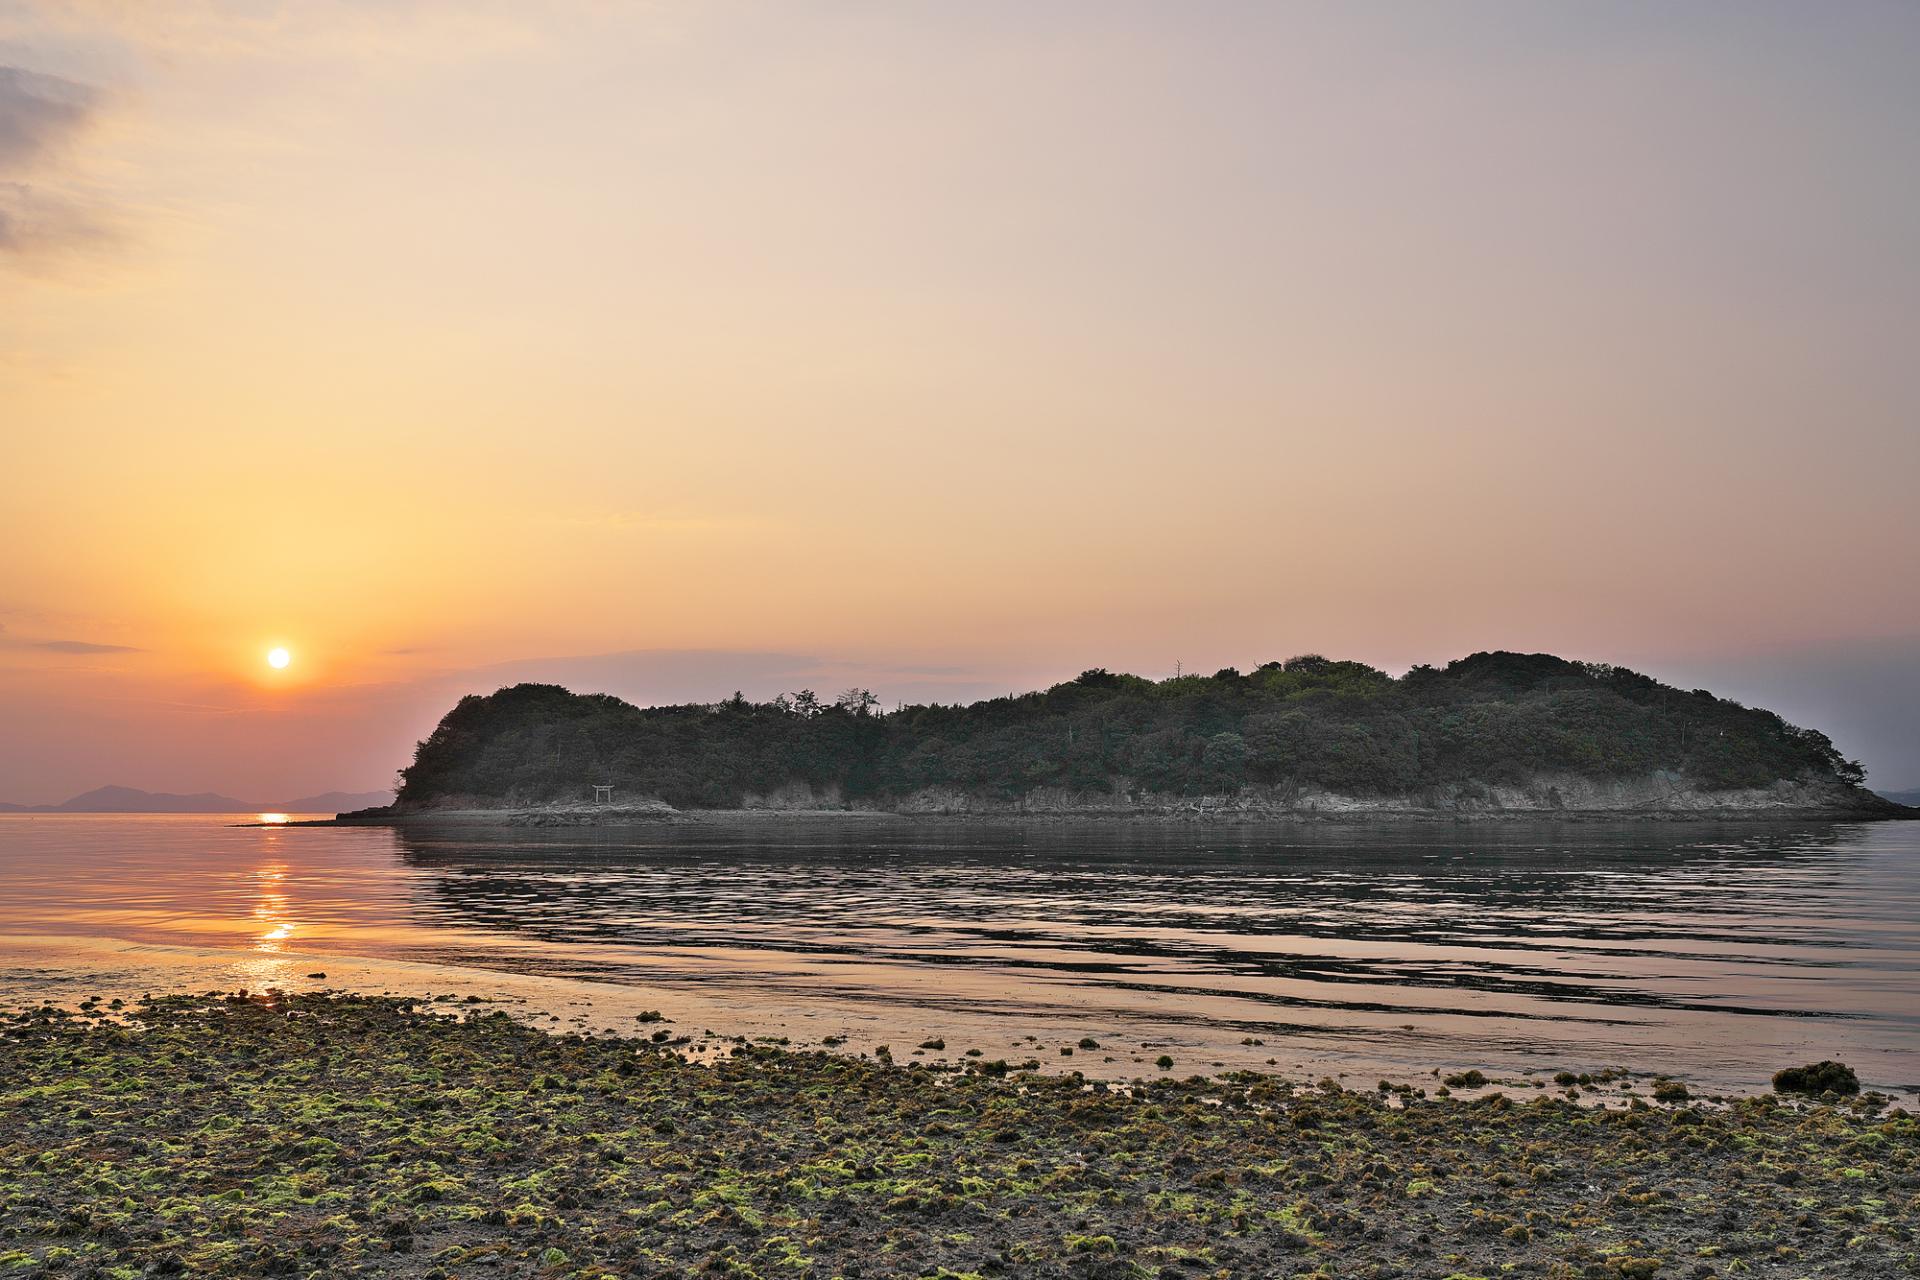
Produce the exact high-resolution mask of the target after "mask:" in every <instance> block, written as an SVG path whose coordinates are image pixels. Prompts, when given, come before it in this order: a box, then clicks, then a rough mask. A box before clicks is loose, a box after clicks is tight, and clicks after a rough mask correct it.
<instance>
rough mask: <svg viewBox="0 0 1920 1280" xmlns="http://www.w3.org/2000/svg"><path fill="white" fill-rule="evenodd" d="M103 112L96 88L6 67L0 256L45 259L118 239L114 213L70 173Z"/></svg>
mask: <svg viewBox="0 0 1920 1280" xmlns="http://www.w3.org/2000/svg"><path fill="white" fill-rule="evenodd" d="M99 109H100V94H99V92H98V91H97V90H96V89H94V88H92V87H91V86H89V85H84V84H81V83H80V82H79V81H76V80H69V79H67V78H65V77H64V76H55V75H47V74H44V73H42V72H37V71H30V70H28V69H27V68H25V67H16V66H8V65H4V64H0V255H5V256H7V257H10V258H15V259H39V258H45V257H49V256H53V255H57V254H60V253H64V252H67V251H71V250H76V249H85V248H89V247H92V246H96V245H99V244H101V243H103V242H105V241H108V240H111V239H112V238H113V233H112V229H111V228H112V219H111V218H110V216H109V215H108V213H107V211H106V210H104V209H102V208H99V207H97V206H96V205H94V204H93V203H92V202H90V201H89V200H87V199H86V198H84V197H82V196H80V195H78V194H76V193H75V192H74V191H73V190H71V189H69V185H68V183H67V182H66V174H65V173H64V172H63V170H64V166H65V164H66V162H67V159H68V157H69V156H70V154H71V152H72V149H73V147H74V146H75V145H76V144H77V142H78V141H79V140H80V138H81V137H82V136H83V135H84V134H85V133H86V131H87V130H88V129H89V128H90V127H91V126H92V124H93V122H94V120H95V118H96V116H97V115H98V112H99Z"/></svg>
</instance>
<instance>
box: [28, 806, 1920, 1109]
mask: <svg viewBox="0 0 1920 1280" xmlns="http://www.w3.org/2000/svg"><path fill="white" fill-rule="evenodd" d="M299 817H300V815H284V814H268V815H262V814H224V815H101V816H94V815H78V814H10V815H0V1008H5V1009H22V1008H29V1007H34V1006H38V1005H45V1004H54V1005H59V1006H63V1007H75V1006H77V1005H78V1004H79V1003H80V1002H81V1001H83V1000H86V999H87V998H89V997H96V998H98V999H99V1000H101V1001H102V1002H105V1001H111V1000H115V999H118V1000H121V1001H122V1002H123V1005H124V1006H125V1007H129V1008H130V1007H135V1006H136V1005H137V1001H138V1000H139V998H140V997H141V996H144V995H161V994H166V993H179V992H193V993H204V992H212V991H221V992H226V991H234V990H241V989H245V990H249V991H255V992H261V991H270V990H277V991H285V992H296V991H314V990H335V991H357V992H368V993H385V994H396V995H406V996H412V997H415V998H417V999H420V1000H422V1001H424V1002H430V1007H440V1008H442V1009H444V1010H445V1011H446V1012H449V1013H452V1014H462V1013H466V1012H470V1011H482V1010H483V1011H486V1012H492V1011H495V1010H500V1011H505V1012H507V1013H509V1014H510V1015H511V1016H514V1017H517V1018H522V1019H525V1020H528V1021H531V1022H534V1023H537V1024H539V1025H542V1026H545V1027H548V1028H550V1029H552V1030H555V1031H560V1032H574V1033H581V1034H595V1035H600V1034H606V1033H609V1032H617V1033H621V1034H628V1035H633V1034H653V1033H655V1032H656V1031H658V1032H664V1033H665V1034H666V1037H667V1038H668V1039H669V1040H670V1041H671V1042H672V1043H673V1044H674V1045H675V1046H676V1047H679V1048H680V1049H681V1050H682V1051H683V1052H685V1053H686V1054H688V1055H689V1056H690V1057H699V1056H701V1055H710V1054H714V1053H721V1052H729V1051H730V1050H731V1047H732V1046H733V1045H736V1044H738V1043H739V1042H740V1040H741V1039H743V1038H744V1039H746V1040H751V1041H759V1042H772V1043H784V1044H787V1045H790V1046H794V1047H798V1048H819V1047H822V1046H826V1047H830V1048H832V1049H833V1050H835V1051H838V1052H851V1053H862V1052H864V1053H877V1052H879V1051H880V1049H881V1048H882V1047H883V1046H884V1047H885V1049H886V1051H887V1053H888V1054H889V1055H890V1056H892V1057H893V1058H894V1060H895V1061H908V1062H910V1061H924V1062H927V1063H930V1064H931V1063H936V1062H938V1063H946V1064H949V1065H952V1064H963V1063H965V1062H966V1061H968V1060H969V1058H975V1059H979V1060H983V1061H996V1060H1000V1061H1007V1062H1009V1063H1012V1064H1014V1065H1020V1064H1022V1063H1029V1062H1037V1063H1039V1064H1040V1066H1041V1067H1043V1068H1045V1069H1049V1070H1061V1071H1067V1070H1078V1071H1081V1072H1083V1073H1085V1074H1087V1075H1089V1076H1093V1077H1112V1078H1116V1079H1120V1078H1131V1077H1138V1076H1152V1075H1158V1074H1164V1073H1168V1072H1171V1073H1173V1074H1175V1075H1179V1076H1186V1075H1190V1074H1214V1073H1218V1072H1222V1071H1232V1070H1245V1069H1254V1070H1261V1071H1269V1072H1280V1073H1283V1074H1286V1075H1290V1076H1297V1077H1299V1078H1301V1079H1302V1080H1306V1081H1312V1080H1318V1079H1322V1078H1326V1077H1332V1078H1334V1079H1337V1080H1339V1081H1341V1082H1342V1083H1345V1084H1348V1085H1350V1086H1362V1087H1371V1086H1372V1085H1373V1083H1374V1082H1375V1081H1376V1080H1387V1081H1390V1082H1394V1083H1410V1084H1416V1085H1421V1086H1423V1087H1438V1084H1439V1081H1441V1080H1444V1079H1445V1077H1447V1076H1449V1075H1453V1074H1456V1073H1459V1072H1463V1071H1465V1070H1466V1069H1469V1068H1478V1069H1480V1070H1481V1071H1483V1072H1485V1073H1487V1074H1488V1075H1490V1076H1493V1077H1495V1078H1496V1079H1497V1080H1498V1081H1499V1082H1501V1085H1502V1087H1523V1088H1525V1087H1531V1088H1550V1087H1554V1086H1553V1085H1552V1084H1551V1083H1550V1081H1551V1079H1552V1077H1553V1076H1554V1075H1556V1074H1557V1073H1560V1072H1572V1073H1575V1074H1579V1073H1588V1074H1598V1073H1605V1072H1607V1071H1609V1070H1610V1069H1611V1070H1615V1071H1619V1072H1625V1073H1631V1074H1630V1075H1629V1076H1628V1077H1627V1078H1629V1079H1645V1078H1647V1077H1651V1076H1655V1075H1668V1076H1672V1077H1675V1078H1678V1079H1681V1080H1684V1081H1687V1082H1688V1083H1689V1085H1690V1087H1693V1088H1695V1089H1696V1091H1705V1092H1711V1091H1721V1092H1725V1093H1741V1092H1752V1091H1756V1090H1763V1089H1765V1088H1766V1087H1767V1082H1768V1080H1769V1078H1770V1077H1771V1075H1772V1073H1773V1072H1775V1071H1776V1070H1778V1069H1780V1068H1781V1067H1784V1066H1789V1065H1796V1064H1800V1063H1805V1062H1809V1061H1815V1060H1820V1059H1827V1058H1835V1059H1839V1060H1842V1061H1845V1062H1847V1063H1849V1064H1850V1065H1852V1066H1853V1067H1854V1068H1855V1070H1856V1071H1858V1073H1859V1075H1860V1077H1861V1079H1862V1080H1863V1082H1864V1083H1865V1084H1866V1085H1868V1086H1869V1087H1872V1088H1878V1089H1882V1090H1885V1091H1887V1092H1889V1093H1893V1094H1895V1095H1896V1096H1900V1095H1916V1094H1920V822H1882V823H1832V822H1810V821H1809V822H1790V823H1777V824H1776V823H1757V822H1738V823H1722V824H1711V823H1706V824H1696V823H1680V822H1667V821H1659V822H1653V821H1622V822H1563V823H1552V824H1539V825H1534V824H1530V823H1525V822H1513V821H1503V822H1480V823H1459V824H1456V823H1444V822H1408V821H1395V822H1352V823H1324V824H1314V823H1293V824H1266V825H1245V826H1240V825H1214V824H1199V823H1193V824H1186V823H1116V822H1098V823H1074V822H1063V821H1039V822H1034V823H1032V824H1022V823H1017V822H1004V821H993V822H981V821H972V822H969V821H964V820H945V819H904V818H889V817H881V816H871V815H845V816H838V815H800V816H792V817H772V816H768V817H757V818H751V819H742V820H739V821H726V820H710V821H703V822H699V823H691V824H665V823H662V824H656V825H649V826H638V827H631V828H614V827H607V828H563V829H512V828H501V827H474V828H455V827H436V828H431V829H425V828H422V829H402V828H388V827H326V826H300V825H296V824H295V821H292V820H297V819H298V818H299ZM655 1014H658V1015H659V1016H658V1018H657V1019H656V1018H655V1017H654V1015H655ZM1163 1059H1166V1060H1170V1065H1168V1064H1167V1063H1164V1062H1163Z"/></svg>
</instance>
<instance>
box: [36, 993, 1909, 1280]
mask: <svg viewBox="0 0 1920 1280" xmlns="http://www.w3.org/2000/svg"><path fill="white" fill-rule="evenodd" d="M449 1008H450V1006H446V1005H438V1006H431V1005H429V1006H423V1005H420V1004H418V1003H417V1002H412V1001H405V1000H381V999H367V998H348V997H339V996H330V995H324V994H314V995H298V996H285V995H279V994H275V993H269V994H268V995H265V996H259V995H255V996H242V995H232V996H202V997H164V998H161V999H158V1000H153V1001H147V1002H141V1003H139V1004H136V1005H134V1006H131V1007H128V1008H121V1009H112V1008H109V1007H105V1006H94V1007H93V1008H92V1009H91V1010H90V1011H87V1012H83V1013H81V1014H78V1015H75V1014H69V1013H64V1012H58V1011H53V1010H40V1011H32V1012H29V1013H26V1014H23V1015H19V1016H17V1017H15V1018H12V1019H11V1020H9V1021H7V1022H6V1023H5V1024H4V1028H3V1029H0V1032H3V1033H0V1275H6V1276H12V1275H21V1276H41V1275H51V1276H61V1275H74V1276H89V1277H114V1278H115V1280H132V1278H133V1277H144V1276H168V1275H194V1276H253V1275H276V1276H279V1275H290V1276H301V1277H315V1276H334V1275H345V1274H362V1275H392V1276H418V1277H450V1276H473V1275H487V1276H541V1277H575V1278H577V1280H605V1278H610V1277H615V1276H621V1277H627V1276H667V1275H675V1276H678V1275H687V1274H696V1273H705V1274H716V1275H735V1276H762V1277H773V1276H796V1277H833V1276H842V1277H847V1278H849V1280H864V1278H871V1277H883V1276H884V1277H891V1276H944V1277H965V1276H990V1275H1009V1276H1013V1275H1020V1276H1129V1277H1131V1276H1154V1277H1190V1276H1302V1275H1305V1276H1335V1275H1337V1276H1342V1277H1347V1276H1357V1277H1377V1278H1381V1280H1384V1278H1385V1277H1401V1276H1418V1277H1434V1278H1438V1277H1450V1276H1457V1277H1492V1276H1499V1275H1510V1274H1511V1275H1532V1276H1543V1277H1549V1278H1551V1280H1572V1278H1575V1277H1581V1278H1585V1277H1593V1278H1595V1280H1602V1278H1610V1277H1622V1278H1624V1280H1633V1278H1636V1277H1674V1276H1688V1277H1709V1276H1719V1275H1731V1274H1742V1275H1752V1276H1801V1275H1815V1274H1827V1275H1846V1276H1858V1277H1878V1276H1902V1275H1910V1274H1912V1273H1913V1268H1914V1267H1915V1266H1916V1265H1920V1244H1916V1242H1915V1240H1914V1231H1915V1228H1916V1226H1917V1225H1920V1129H1917V1127H1916V1121H1915V1119H1914V1117H1913V1116H1912V1115H1910V1114H1909V1113H1907V1112H1906V1111H1904V1110H1901V1109H1899V1108H1893V1107H1889V1106H1888V1105H1887V1100H1886V1099H1885V1098H1884V1097H1881V1096H1877V1095H1873V1094H1867V1095H1862V1096H1859V1097H1840V1096H1836V1095H1824V1096H1822V1097H1819V1098H1807V1099H1797V1100H1787V1099H1781V1098H1776V1097H1773V1096H1762V1097H1751V1098H1741V1099H1735V1100H1731V1101H1730V1102H1726V1103H1707V1102H1703V1101H1702V1100H1699V1099H1696V1098H1693V1097H1690V1096H1688V1094H1687V1091H1686V1090H1685V1089H1684V1088H1683V1087H1681V1086H1680V1085H1678V1084H1674V1083H1669V1084H1666V1085H1664V1086H1662V1087H1661V1088H1660V1089H1659V1090H1658V1094H1659V1096H1658V1098H1657V1099H1656V1100H1655V1101H1652V1102H1648V1101H1645V1100H1635V1101H1630V1102H1629V1103H1628V1104H1627V1105H1626V1106H1624V1107H1615V1108H1597V1107H1593V1106H1583V1105H1580V1104H1579V1103H1577V1102H1576V1101H1575V1100H1573V1099H1572V1098H1570V1097H1567V1096H1564V1095H1563V1094H1562V1093H1561V1092H1560V1091H1558V1090H1555V1091H1551V1092H1533V1093H1530V1094H1528V1095H1526V1096H1524V1097H1523V1098H1518V1099H1516V1098H1514V1097H1510V1096H1508V1095H1506V1094H1504V1093H1500V1092H1498V1091H1493V1092H1489V1091H1487V1090H1486V1089H1484V1088H1481V1087H1478V1086H1479V1085H1480V1083H1481V1082H1478V1081H1475V1080H1474V1079H1472V1078H1471V1076H1470V1075H1468V1076H1465V1077H1463V1078H1462V1080H1461V1081H1460V1082H1459V1083H1460V1085H1461V1087H1462V1088H1463V1089H1465V1090H1470V1091H1471V1092H1472V1094H1473V1096H1472V1097H1470V1098H1469V1097H1465V1096H1448V1097H1443V1096H1439V1095H1438V1091H1437V1090H1436V1093H1435V1096H1421V1095H1420V1094H1418V1093H1416V1092H1414V1091H1411V1090H1406V1089H1404V1088H1403V1089H1392V1088H1383V1089H1380V1090H1368V1091H1356V1090H1346V1089H1341V1088H1338V1087H1335V1086H1333V1085H1332V1084H1331V1083H1330V1082H1325V1083H1322V1084H1319V1085H1306V1084H1300V1083H1289V1082H1287V1081H1285V1080H1282V1079H1279V1078H1277V1077H1273V1076H1268V1075H1259V1074H1237V1075H1232V1076H1228V1077H1225V1078H1221V1079H1215V1080H1210V1081H1209V1080H1199V1079H1191V1080H1182V1079H1177V1078H1175V1077H1176V1076H1177V1075H1178V1074H1179V1073H1178V1071H1177V1070H1176V1069H1172V1068H1171V1067H1170V1068H1169V1069H1165V1070H1162V1071H1161V1072H1160V1073H1159V1075H1158V1076H1156V1077H1155V1078H1153V1079H1150V1080H1146V1081H1142V1082H1140V1083H1138V1084H1135V1085H1132V1086H1124V1087H1114V1086H1108V1085H1103V1084H1096V1083H1093V1082H1088V1081H1082V1080H1077V1079H1075V1078H1074V1077H1073V1076H1072V1075H1070V1074H1068V1075H1061V1074H1046V1075H1042V1074H1039V1073H1037V1072H1033V1071H1030V1070H1027V1069H1024V1064H1021V1063H1006V1062H1000V1061H975V1062H972V1063H971V1064H969V1065H967V1066H962V1067H954V1068H951V1069H945V1070H938V1069H929V1068H927V1067H913V1066H903V1065H896V1063H895V1061H894V1058H895V1056H896V1055H898V1056H900V1057H902V1058H904V1056H905V1053H906V1051H907V1050H908V1049H909V1048H910V1046H904V1045H902V1046H895V1047H894V1049H893V1050H892V1051H891V1052H889V1053H880V1052H877V1051H876V1052H875V1053H874V1054H870V1055H866V1056H853V1055H842V1054H835V1053H827V1052H796V1051H792V1050H789V1049H786V1048H783V1047H781V1046H778V1045H773V1044H764V1043H745V1042H743V1043H738V1044H735V1045H734V1046H733V1047H732V1052H731V1053H730V1054H729V1055H726V1056H722V1057H720V1058H718V1059H715V1060H712V1061H706V1062H696V1063H689V1062H686V1061H683V1060H682V1058H681V1057H680V1055H679V1053H678V1052H677V1051H676V1050H677V1048H678V1047H679V1043H680V1042H681V1041H682V1040H683V1037H682V1035H681V1034H680V1033H679V1032H678V1030H677V1029H676V1028H675V1027H673V1026H672V1025H671V1024H659V1023H652V1022H647V1023H640V1024H639V1025H637V1026H636V1028H635V1034H633V1035H632V1036H629V1037H625V1038H619V1037H610V1036H602V1037H586V1036H579V1035H552V1034H548V1033H543V1032H540V1031H537V1030H533V1029H531V1028H528V1027H525V1026H523V1025H521V1024H519V1023H517V1022H515V1021H513V1020H511V1019H509V1018H507V1017H504V1016H500V1015H498V1014H496V1013H494V1012H493V1011H490V1010H487V1009H485V1008H484V1006H481V1007H472V1008H468V1007H464V1006H462V1007H459V1016H448V1015H447V1011H448V1010H449ZM436 1011H438V1012H437V1013H436ZM1563 1083H1564V1084H1565V1085H1566V1087H1567V1090H1568V1091H1569V1092H1574V1091H1577V1088H1578V1085H1577V1082H1574V1081H1571V1080H1569V1081H1567V1082H1563Z"/></svg>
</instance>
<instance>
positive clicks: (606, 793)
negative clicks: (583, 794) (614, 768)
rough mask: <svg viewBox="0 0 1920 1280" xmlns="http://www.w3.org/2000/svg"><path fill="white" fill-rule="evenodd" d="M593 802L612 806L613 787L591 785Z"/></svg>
mask: <svg viewBox="0 0 1920 1280" xmlns="http://www.w3.org/2000/svg"><path fill="white" fill-rule="evenodd" d="M593 802H594V803H595V804H612V803H613V787H612V786H611V785H608V786H604V787H603V786H600V785H599V784H598V783H595V784H593Z"/></svg>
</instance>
